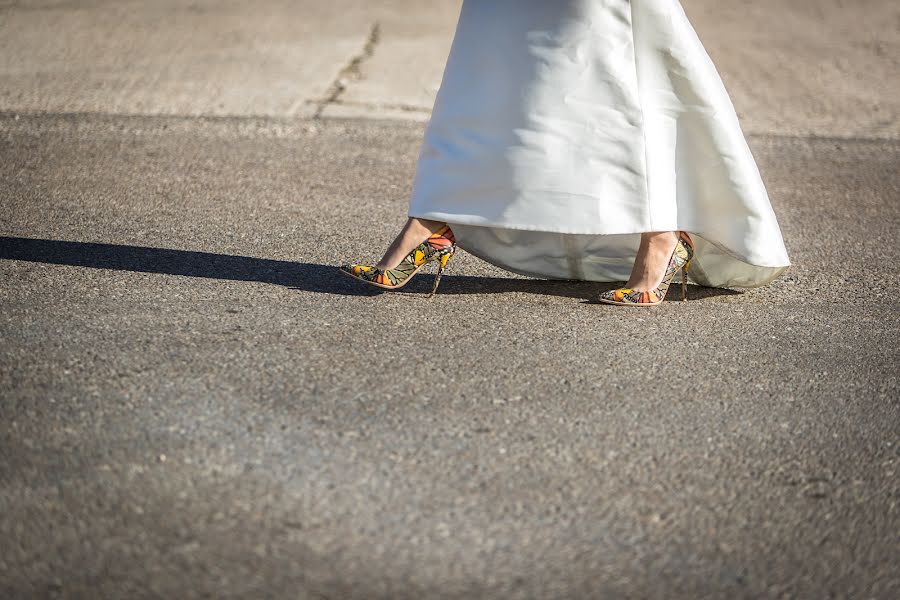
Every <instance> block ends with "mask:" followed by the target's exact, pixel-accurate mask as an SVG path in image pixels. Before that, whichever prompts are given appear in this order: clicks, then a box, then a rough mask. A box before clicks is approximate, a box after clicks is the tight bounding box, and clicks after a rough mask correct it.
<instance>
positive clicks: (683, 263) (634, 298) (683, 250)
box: [597, 231, 694, 306]
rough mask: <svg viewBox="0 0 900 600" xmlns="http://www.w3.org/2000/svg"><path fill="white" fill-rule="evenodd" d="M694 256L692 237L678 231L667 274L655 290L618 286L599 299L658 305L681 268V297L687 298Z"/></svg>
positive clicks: (607, 301)
mask: <svg viewBox="0 0 900 600" xmlns="http://www.w3.org/2000/svg"><path fill="white" fill-rule="evenodd" d="M693 258H694V242H693V241H691V237H690V236H689V235H688V234H687V233H686V232H684V231H679V232H678V241H677V242H676V243H675V250H673V251H672V256H671V257H670V258H669V266H668V267H666V274H665V276H664V277H663V279H662V282H661V283H660V284H659V287H657V288H656V289H654V290H650V291H647V292H638V291H635V290H633V289H631V288H618V289H615V290H610V291H608V292H603V293H601V294H600V295H599V296H598V297H597V300H598V301H599V302H605V303H606V304H618V305H621V306H656V305H657V304H659V303H660V302H662V301H663V299H664V298H665V297H666V292H668V291H669V284H671V283H672V280H673V279H674V278H675V273H677V272H678V270H679V269H681V299H682V300H684V299H685V298H687V274H688V268H690V266H691V259H693Z"/></svg>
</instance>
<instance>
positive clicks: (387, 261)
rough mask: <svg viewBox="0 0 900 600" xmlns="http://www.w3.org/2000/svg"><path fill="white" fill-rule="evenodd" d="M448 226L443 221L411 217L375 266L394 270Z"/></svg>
mask: <svg viewBox="0 0 900 600" xmlns="http://www.w3.org/2000/svg"><path fill="white" fill-rule="evenodd" d="M444 225H446V223H443V222H441V221H430V220H428V219H419V218H418V217H409V219H408V220H407V221H406V224H405V225H404V226H403V229H401V230H400V233H399V234H397V237H396V238H394V241H393V243H391V245H390V246H389V247H388V249H387V251H386V252H385V253H384V256H383V257H382V258H381V260H379V261H378V263H377V264H376V265H375V266H376V267H378V268H379V269H393V268H394V267H396V266H397V265H399V264H400V261H401V260H403V257H404V256H406V255H407V254H409V253H410V252H412V251H413V248H415V247H416V246H418V245H419V244H421V243H422V242H424V241H425V240H426V239H428V236H429V235H431V234H432V233H434V232H436V231H437V230H439V229H440V228H441V227H443V226H444Z"/></svg>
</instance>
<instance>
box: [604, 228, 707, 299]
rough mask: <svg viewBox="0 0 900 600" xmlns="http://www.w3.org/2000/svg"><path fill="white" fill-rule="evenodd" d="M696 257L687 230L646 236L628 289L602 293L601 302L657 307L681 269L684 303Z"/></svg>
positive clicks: (628, 283) (626, 287)
mask: <svg viewBox="0 0 900 600" xmlns="http://www.w3.org/2000/svg"><path fill="white" fill-rule="evenodd" d="M693 257H694V243H693V241H691V238H690V236H689V235H688V234H687V233H685V232H683V231H679V232H672V231H664V232H649V233H644V234H642V235H641V245H640V247H639V248H638V254H637V257H635V260H634V266H633V267H632V269H631V277H630V278H629V279H628V282H627V283H626V284H625V287H623V288H617V289H614V290H609V291H606V292H601V293H600V295H599V296H598V297H597V300H599V301H600V302H603V303H606V304H619V305H624V306H655V305H657V304H659V303H660V302H662V301H663V299H664V298H665V297H666V292H667V291H668V290H669V285H670V284H671V283H672V280H673V279H674V278H675V275H676V274H677V273H678V271H679V270H680V271H681V299H682V300H684V299H685V297H686V293H687V272H688V268H689V267H690V264H691V259H693Z"/></svg>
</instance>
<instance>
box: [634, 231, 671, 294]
mask: <svg viewBox="0 0 900 600" xmlns="http://www.w3.org/2000/svg"><path fill="white" fill-rule="evenodd" d="M677 243H678V234H677V233H676V232H674V231H652V232H648V233H643V234H641V245H640V248H639V249H638V253H637V257H636V258H635V260H634V267H632V269H631V277H630V278H629V279H628V282H627V283H626V284H625V287H627V288H631V289H633V290H636V291H639V292H647V291H650V290H653V289H655V288H657V287H659V284H660V283H662V280H663V277H665V275H666V267H667V266H668V265H669V259H670V258H671V257H672V252H673V251H674V250H675V244H677Z"/></svg>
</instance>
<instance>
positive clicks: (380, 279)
mask: <svg viewBox="0 0 900 600" xmlns="http://www.w3.org/2000/svg"><path fill="white" fill-rule="evenodd" d="M455 251H456V238H455V237H454V235H453V231H452V230H451V229H450V226H449V225H444V226H443V227H441V228H440V229H439V230H437V231H436V232H434V233H432V234H431V235H430V236H428V238H427V239H426V240H425V241H424V242H422V243H421V244H419V245H418V246H416V247H415V248H413V250H412V251H411V252H410V253H409V254H407V255H406V256H404V257H403V260H401V261H400V264H399V265H397V266H396V267H394V268H393V269H379V268H378V267H376V266H373V265H354V264H346V265H341V267H340V270H341V273H344V274H345V275H349V276H350V277H353V278H354V279H358V280H360V281H364V282H365V283H369V284H371V285H374V286H377V287H380V288H384V289H388V290H395V289H398V288H401V287H403V286H404V285H406V282H407V281H409V280H410V279H412V277H413V275H415V274H416V273H418V272H419V269H421V268H422V267H424V266H425V265H426V264H428V263H430V262H434V261H437V262H438V272H437V275H436V276H435V278H434V287H432V288H431V293H430V294H428V298H431V297H432V296H434V293H435V291H437V287H438V283H440V280H441V274H442V273H443V271H444V267H446V266H447V263H448V262H450V258H451V257H452V256H453V254H454V252H455Z"/></svg>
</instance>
